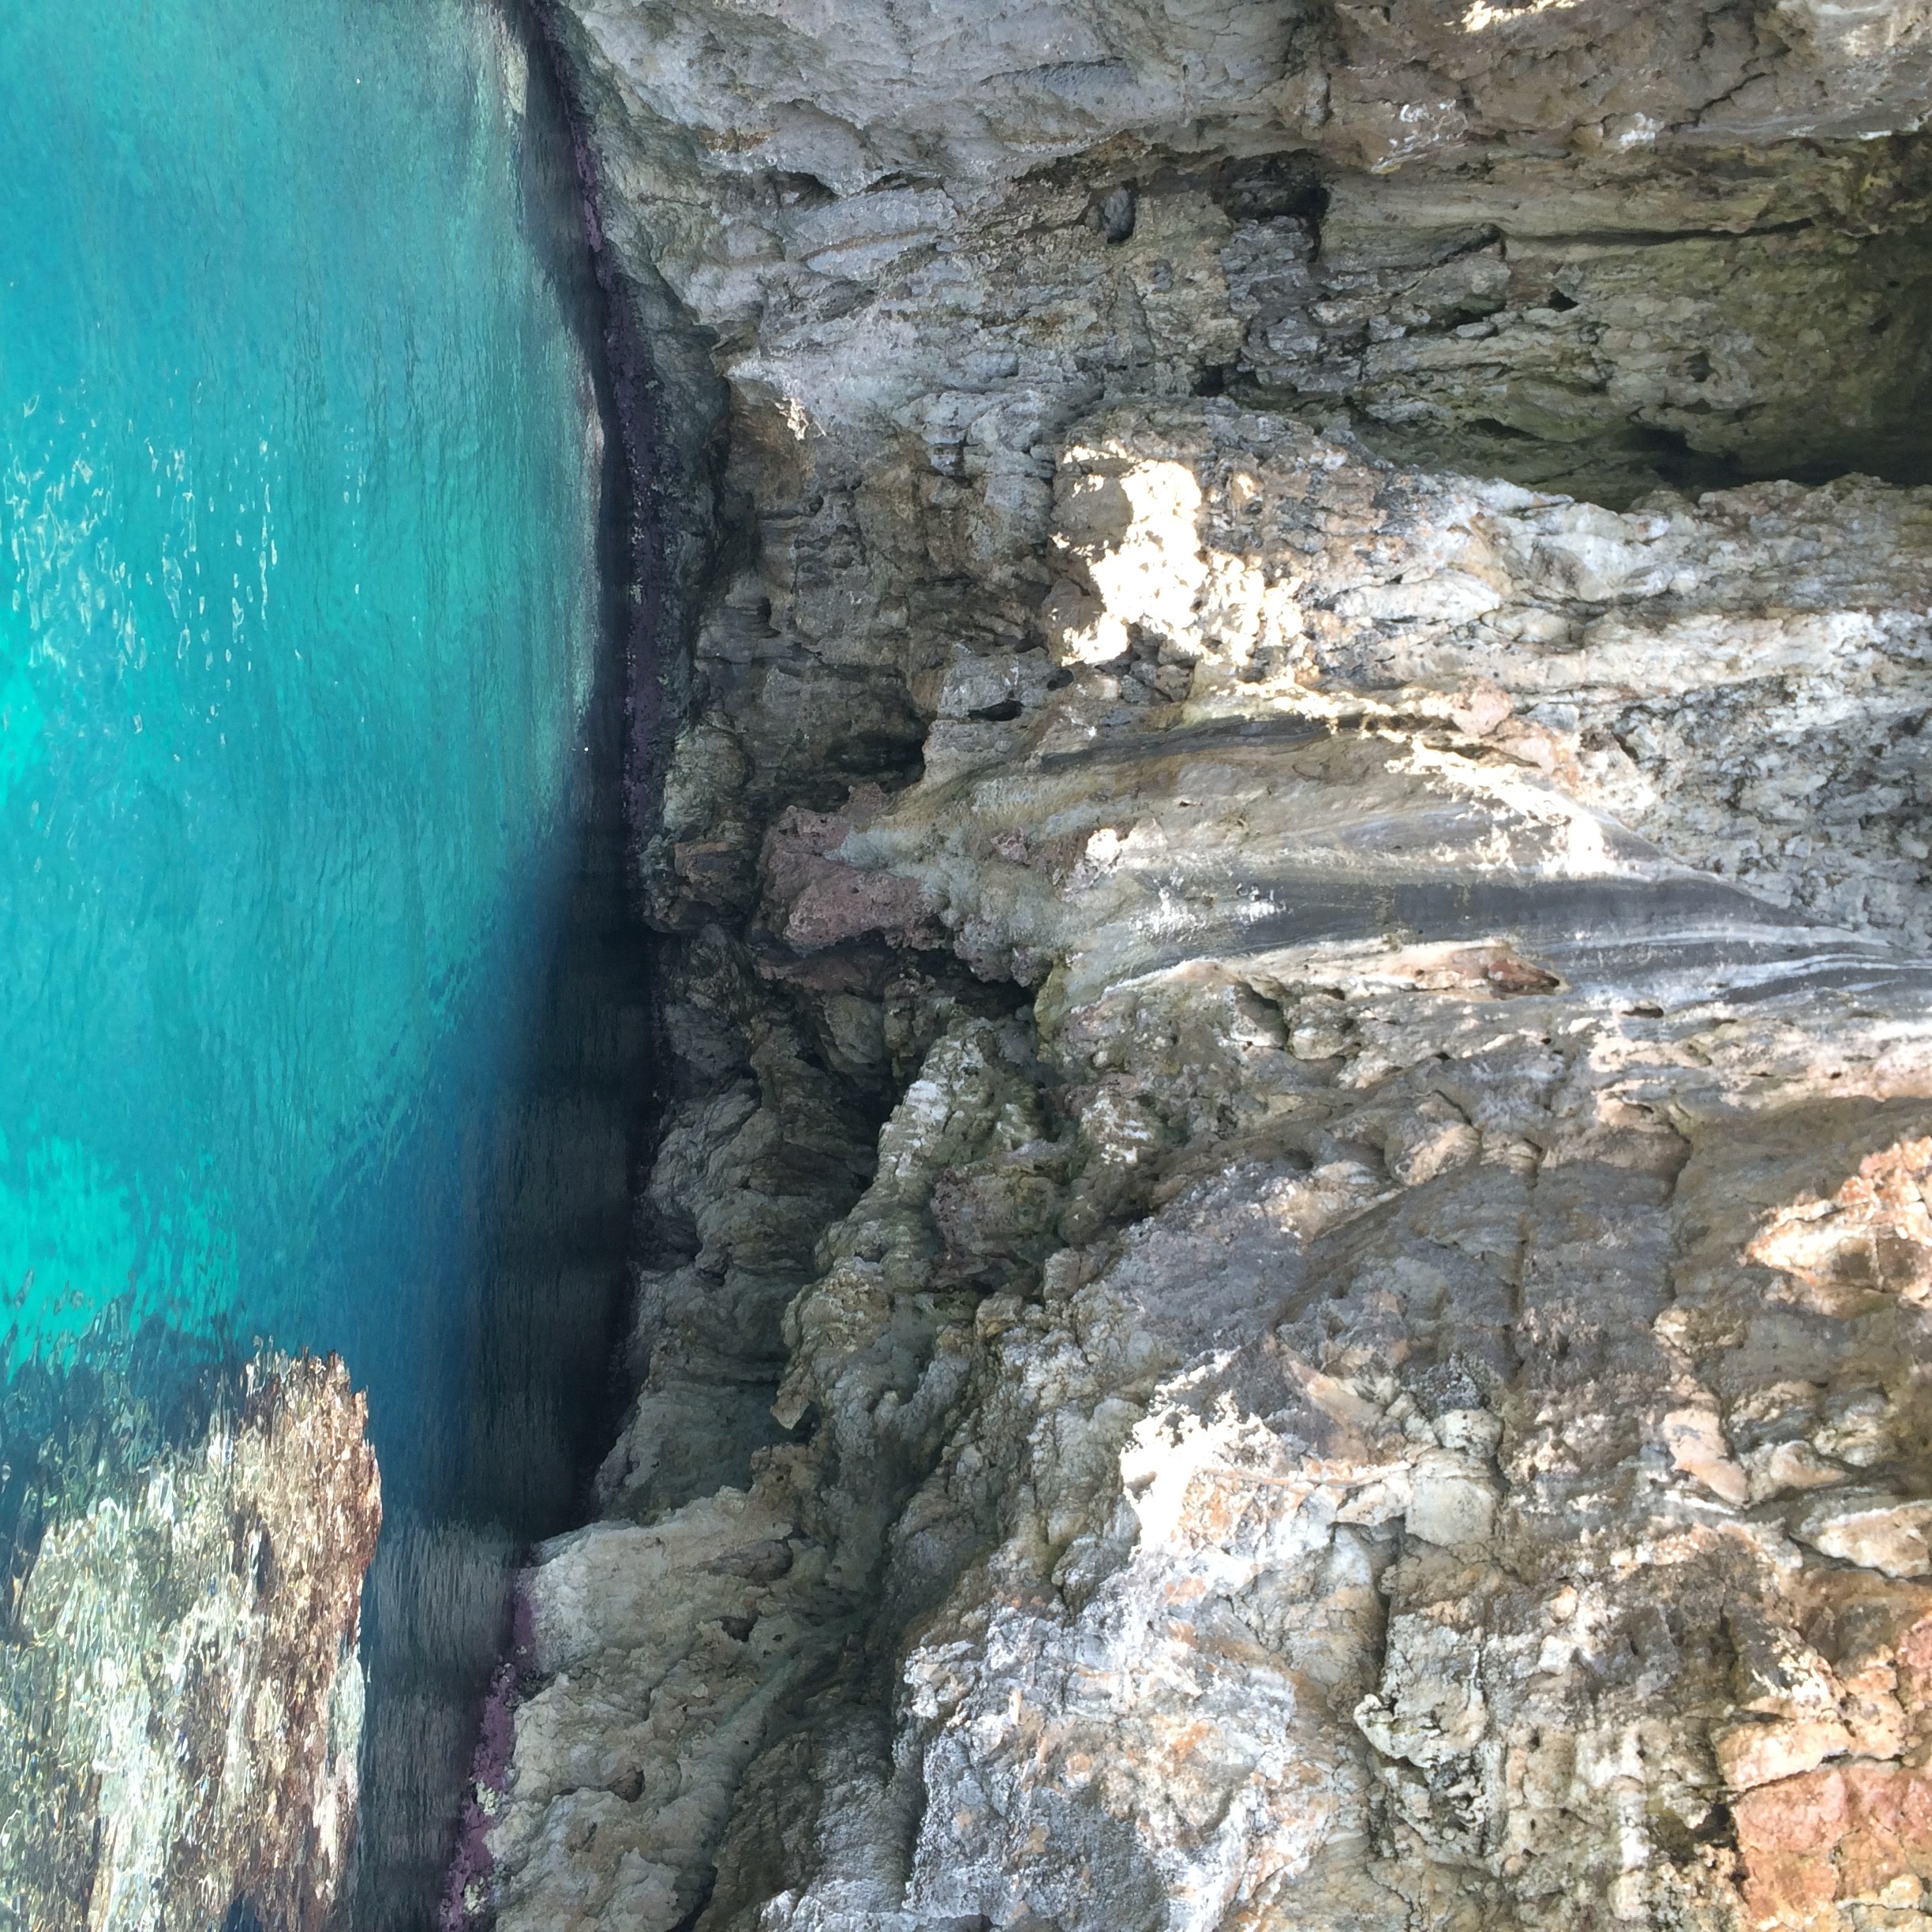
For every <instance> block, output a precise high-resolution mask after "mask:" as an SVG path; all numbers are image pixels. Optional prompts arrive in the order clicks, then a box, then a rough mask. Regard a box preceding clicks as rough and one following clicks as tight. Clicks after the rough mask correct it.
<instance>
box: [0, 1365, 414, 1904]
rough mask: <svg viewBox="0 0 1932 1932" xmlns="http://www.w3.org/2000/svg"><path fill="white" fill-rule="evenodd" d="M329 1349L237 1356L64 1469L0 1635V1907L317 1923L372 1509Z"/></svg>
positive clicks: (337, 1807) (347, 1774) (351, 1800)
mask: <svg viewBox="0 0 1932 1932" xmlns="http://www.w3.org/2000/svg"><path fill="white" fill-rule="evenodd" d="M364 1421H365V1409H364V1403H363V1399H362V1398H361V1396H360V1395H358V1394H356V1393H355V1392H354V1390H353V1389H352V1387H351V1386H350V1380H349V1376H348V1372H347V1370H346V1368H344V1366H343V1364H342V1363H341V1362H340V1361H338V1360H336V1359H335V1358H334V1357H331V1358H330V1359H329V1360H328V1361H317V1360H316V1359H314V1358H313V1357H301V1358H298V1359H294V1360H290V1359H289V1358H287V1357H280V1356H264V1357H260V1358H259V1359H258V1360H257V1361H256V1362H254V1363H253V1365H251V1366H250V1368H249V1369H248V1371H247V1372H246V1373H245V1376H243V1378H242V1379H241V1383H240V1386H239V1387H238V1388H237V1389H236V1390H235V1391H234V1392H233V1395H232V1398H230V1399H228V1400H225V1401H223V1402H221V1403H220V1404H219V1406H217V1408H216V1411H215V1415H214V1417H213V1419H212V1421H209V1422H208V1425H207V1427H206V1428H205V1430H204V1431H203V1432H200V1435H199V1438H198V1440H197V1439H190V1440H188V1441H185V1442H183V1443H176V1444H175V1445H174V1446H172V1447H161V1448H159V1449H157V1450H156V1451H155V1452H154V1453H152V1455H148V1456H145V1457H144V1458H141V1459H140V1461H139V1462H138V1463H137V1465H136V1466H133V1467H130V1468H125V1469H122V1468H117V1467H116V1466H114V1463H113V1462H110V1460H109V1459H108V1458H104V1457H103V1459H102V1460H101V1462H99V1464H98V1465H97V1466H96V1470H95V1486H94V1493H92V1496H88V1497H86V1498H84V1500H81V1501H80V1502H79V1503H77V1500H76V1496H75V1485H73V1484H71V1483H70V1484H69V1485H68V1486H67V1495H66V1497H65V1498H64V1499H63V1502H64V1507H56V1508H55V1509H54V1511H52V1513H51V1515H50V1517H49V1518H48V1519H47V1521H46V1522H44V1525H43V1527H42V1528H41V1529H40V1531H39V1536H38V1537H37V1540H36V1542H35V1544H34V1545H33V1547H32V1548H31V1550H30V1551H28V1552H24V1553H23V1554H24V1575H23V1576H21V1578H20V1580H19V1581H18V1582H17V1587H16V1589H15V1593H14V1598H13V1614H12V1616H11V1619H10V1620H9V1623H8V1626H7V1627H6V1631H5V1633H4V1634H3V1635H0V1916H4V1918H5V1919H6V1923H9V1924H14V1925H19V1926H36V1927H39V1926H45V1927H48V1928H50V1929H52V1928H64V1927H68V1926H73V1927H75V1928H79V1927H82V1926H85V1927H87V1928H88V1929H89V1932H95V1929H97V1928H98V1929H99V1932H110V1929H122V1932H135V1928H142V1929H143V1932H148V1929H152V1932H171V1929H173V1928H179V1929H180V1932H203V1928H205V1927H208V1926H218V1925H231V1926H241V1925H248V1924H260V1925H262V1926H275V1927H281V1926H288V1927H301V1928H319V1927H320V1926H324V1925H325V1924H327V1923H331V1919H332V1917H333V1915H334V1914H335V1910H336V1908H337V1906H338V1904H339V1900H340V1899H341V1898H342V1896H343V1882H344V1878H345V1875H346V1865H347V1862H348V1859H349V1854H350V1846H351V1843H352V1840H353V1836H354V1823H355V1811H356V1796H357V1753H358V1747H359V1744H360V1742H361V1721H362V1673H361V1664H360V1661H359V1659H358V1653H357V1644H358V1631H359V1619H360V1615H361V1593H362V1578H363V1573H364V1571H365V1569H366V1568H367V1567H368V1565H369V1559H370V1556H371V1555H372V1554H373V1550H374V1548H375V1541H376V1529H377V1527H378V1526H379V1524H380V1518H381V1501H380V1484H379V1481H378V1479H377V1474H376V1458H375V1455H374V1452H373V1451H372V1450H371V1449H370V1447H369V1444H368V1443H367V1441H366V1440H365V1438H364V1436H363V1424H364Z"/></svg>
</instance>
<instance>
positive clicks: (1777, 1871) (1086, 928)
mask: <svg viewBox="0 0 1932 1932" xmlns="http://www.w3.org/2000/svg"><path fill="white" fill-rule="evenodd" d="M552 30H553V32H555V34H556V38H557V39H558V42H559V44H560V47H561V48H562V50H563V51H564V56H565V58H566V60H567V65H568V67H569V69H570V72H571V75H572V76H573V79H574V84H575V92H576V94H577V97H578V107H579V110H580V112H581V114H582V120H583V125H584V127H585V129H586V137H587V144H588V152H589V157H590V164H591V165H592V166H593V168H594V171H595V174H596V178H597V184H598V187H599V191H600V196H601V211H602V219H603V222H604V235H603V240H604V242H605V246H606V248H607V250H608V260H610V261H611V262H612V263H613V264H615V266H616V269H617V270H618V271H620V274H621V275H622V277H623V279H624V281H625V283H626V286H627V288H628V290H630V292H631V294H632V296H633V297H634V298H635V301H636V303H637V305H638V311H639V313H640V314H642V316H644V317H645V319H646V323H647V325H648V328H649V330H650V341H651V344H652V348H653V355H654V358H655V365H656V366H655V370H654V374H653V389H652V391H651V395H650V402H651V406H652V410H653V435H654V437H655V450H656V456H657V462H658V465H659V470H658V474H657V485H656V487H657V496H656V498H655V500H654V504H653V512H654V523H653V530H654V533H655V536H656V538H657V543H658V545H659V553H660V557H661V572H662V575H661V585H660V587H661V589H662V590H663V591H664V592H665V623H664V624H663V626H662V631H663V635H662V636H661V639H660V650H661V657H660V661H659V663H658V665H657V672H658V676H659V677H660V678H661V680H662V683H661V697H662V698H663V701H664V710H663V716H664V717H665V721H666V730H667V733H668V738H667V746H666V751H665V778H664V783H663V786H662V792H661V799H658V800H657V802H656V805H655V816H654V818H653V828H654V829H653V834H652V836H651V837H650V839H649V841H647V844H646V848H645V849H644V851H643V852H642V865H643V870H644V877H645V884H646V889H647V892H648V893H649V895H650V901H651V904H652V908H653V919H654V922H655V923H656V924H657V926H658V927H659V928H660V930H661V932H662V933H663V934H664V935H665V938H664V941H663V945H662V949H661V972H662V975H663V983H664V987H665V995H664V997H665V1031H666V1035H667V1040H668V1047H669V1050H670V1052H671V1054H672V1066H673V1069H674V1087H675V1105H674V1108H673V1112H672V1118H671V1119H670V1121H669V1124H668V1131H667V1133H666V1135H665V1140H664V1142H663V1144H662V1148H661V1152H660V1155H659V1156H658V1159H657V1165H656V1167H655V1170H654V1173H653V1177H652V1179H651V1181H650V1196H649V1204H650V1211H651V1215H652V1221H653V1235H652V1248H651V1252H650V1256H649V1261H650V1265H649V1267H647V1268H646V1271H644V1272H643V1273H642V1275H641V1277H640V1279H639V1282H638V1300H637V1309H636V1319H635V1331H634V1334H633V1339H632V1342H631V1354H630V1370H631V1375H632V1377H633V1381H634V1386H635V1402H634V1404H633V1406H632V1408H631V1413H630V1416H629V1418H628V1421H627V1425H626V1428H625V1430H624V1432H623V1437H622V1440H620V1442H619V1443H617V1445H616V1447H615V1448H614V1449H613V1451H612V1454H611V1456H610V1458H609V1459H608V1462H607V1463H606V1464H605V1469H604V1472H603V1477H602V1479H601V1498H602V1503H603V1508H604V1511H605V1514H604V1515H603V1517H602V1518H601V1520H599V1521H597V1522H594V1523H593V1524H591V1525H590V1526H589V1527H588V1528H586V1529H583V1530H582V1531H580V1532H578V1533H575V1534H574V1535H571V1536H568V1537H564V1538H562V1539H560V1540H559V1541H556V1543H554V1544H549V1545H547V1546H546V1547H545V1548H544V1549H543V1550H542V1551H541V1552H540V1560H539V1561H538V1562H537V1564H536V1566H535V1567H534V1569H532V1570H531V1571H530V1573H529V1574H528V1576H527V1578H526V1583H525V1594H526V1601H527V1608H528V1610H529V1612H530V1616H529V1642H528V1645H527V1654H526V1660H525V1661H526V1663H527V1665H528V1669H529V1674H528V1676H527V1679H526V1683H525V1687H524V1693H523V1696H522V1702H521V1703H520V1705H519V1708H518V1709H517V1710H516V1712H515V1746H514V1750H513V1753H512V1754H511V1763H510V1766H509V1769H508V1771H507V1775H506V1776H505V1777H504V1778H502V1779H501V1780H499V1781H497V1782H495V1783H492V1784H491V1786H490V1788H488V1789H486V1790H485V1791H483V1792H481V1793H480V1794H479V1798H480V1801H481V1805H482V1808H483V1810H485V1812H487V1813H488V1814H489V1815H490V1817H491V1818H492V1819H493V1825H492V1829H491V1832H490V1849H491V1852H492V1854H493V1856H494V1859H495V1864H494V1867H493V1869H492V1870H491V1872H490V1873H489V1875H488V1876H487V1878H481V1877H479V1878H476V1879H475V1880H474V1881H473V1882H472V1883H471V1885H470V1896H469V1904H470V1906H471V1908H474V1911H476V1912H477V1914H478V1915H482V1914H485V1913H486V1912H489V1911H495V1913H496V1915H497V1922H498V1923H500V1926H502V1927H503V1928H504V1932H589V1928H591V1927H600V1928H603V1927H608V1928H612V1929H614V1928H616V1927H620V1926H621V1927H623V1928H625V1929H626V1932H673V1929H674V1928H691V1927H695V1928H696V1932H751V1929H752V1928H753V1927H757V1928H758V1932H783V1929H785V1928H798V1929H799V1932H806V1929H807V1928H810V1929H811V1932H847V1929H850V1932H857V1928H859V1927H865V1928H868V1929H871V1928H880V1929H881V1932H883V1929H884V1928H892V1929H893V1932H940V1928H942V1927H943V1928H947V1929H949V1932H964V1928H967V1927H969V1926H975V1927H985V1926H1000V1927H1002V1928H1006V1927H1015V1928H1023V1929H1024V1932H1049V1928H1056V1929H1058V1932H1103V1929H1104V1932H1139V1929H1140V1928H1147V1929H1148V1932H1151V1929H1152V1928H1156V1927H1159V1928H1171V1929H1172V1932H1181V1929H1182V1928H1196V1927H1199V1928H1206V1927H1208V1926H1222V1925H1226V1926H1271V1927H1279V1928H1282V1932H1287V1929H1288V1928H1294V1929H1296V1932H1314V1929H1316V1928H1321V1927H1332V1928H1335V1929H1336V1932H1340V1928H1343V1927H1349V1928H1370V1927H1383V1926H1387V1927H1391V1928H1394V1927H1398V1926H1399V1927H1411V1928H1421V1927H1430V1928H1437V1927H1440V1928H1445V1929H1446V1928H1458V1929H1459V1928H1471V1929H1474V1928H1489V1927H1508V1926H1521V1927H1537V1928H1551V1929H1552V1932H1554V1929H1555V1928H1559V1927H1560V1928H1573V1927H1574V1928H1581V1927H1585V1926H1607V1925H1610V1924H1612V1923H1616V1924H1629V1925H1633V1926H1658V1927H1664V1926H1671V1927H1691V1926H1696V1927H1711V1928H1717V1927H1726V1928H1731V1927H1742V1926H1817V1927H1842V1928H1854V1927H1855V1928H1859V1932H1866V1929H1867V1928H1878V1927H1881V1926H1884V1927H1893V1926H1907V1925H1909V1924H1915V1923H1922V1922H1923V1920H1924V1919H1926V1918H1927V1917H1932V1894H1928V1893H1927V1892H1926V1886H1927V1885H1928V1884H1932V1769H1928V1768H1927V1767H1928V1762H1929V1761H1932V1398H1929V1397H1928V1394H1927V1390H1926V1361H1927V1351H1926V1339H1927V1324H1928V1320H1932V1314H1929V1312H1928V1309H1929V1307H1932V1207H1928V1199H1929V1196H1928V1195H1927V1193H1926V1188H1927V1185H1928V1176H1929V1175H1932V975H1929V974H1928V972H1927V971H1926V966H1925V949H1926V942H1927V936H1928V923H1929V922H1932V899H1929V898H1928V896H1927V889H1926V888H1927V881H1928V878H1929V877H1932V873H1929V871H1928V867H1929V866H1932V745H1929V744H1928V742H1927V739H1926V737H1925V736H1923V733H1925V732H1926V731H1927V730H1928V729H1932V616H1929V611H1932V491H1929V490H1926V489H1921V488H1919V487H1917V486H1918V485H1919V483H1920V481H1921V480H1922V479H1923V478H1925V477H1932V465H1928V463H1927V461H1926V455H1925V447H1926V445H1925V440H1924V439H1925V436H1926V426H1927V421H1928V410H1927V403H1928V401H1929V400H1932V398H1929V396H1928V384H1932V361H1929V360H1928V348H1929V347H1932V343H1929V342H1928V335H1929V334H1932V301H1928V294H1929V293H1932V290H1929V289H1928V283H1929V282H1932V227H1928V223H1932V151H1928V150H1927V148H1926V147H1925V145H1924V144H1923V143H1922V142H1921V141H1920V140H1919V139H1918V138H1917V137H1916V136H1915V133H1913V129H1915V125H1916V123H1917V121H1918V119H1919V116H1920V114H1921V112H1922V110H1923V103H1924V101H1925V99H1926V85H1927V81H1928V76H1929V74H1932V9H1928V8H1926V7H1925V6H1922V5H1919V4H1917V3H1916V0H1859V3H1856V4H1847V5H1836V4H1834V5H1826V4H1823V0H1779V3H1778V4H1775V5H1765V4H1747V3H1746V0H1697V4H1694V5H1674V6H1672V5H1664V4H1662V3H1661V0H1496V3H1495V4H1490V3H1489V0H1476V3H1475V4H1471V5H1469V6H1466V7H1458V6H1453V5H1451V6H1442V5H1433V4H1425V0H1394V3H1393V4H1390V5H1380V6H1356V5H1352V4H1342V0H1333V3H1332V4H1331V3H1329V0H1306V4H1301V5H1296V4H1284V3H1283V0H1267V4H1260V3H1250V0H1112V3H1111V4H1102V3H1101V0H986V3H985V4H981V5H975V6H961V5H956V4H946V3H945V0H840V3H839V4H837V5H830V4H814V3H812V0H675V3H673V0H561V3H560V6H558V8H557V9H556V13H555V16H554V18H553V21H552ZM680 621H682V623H683V630H682V631H680V628H679V625H680ZM1922 1901H1926V1904H1924V1905H1923V1908H1922Z"/></svg>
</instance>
